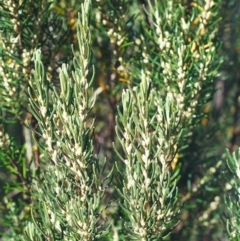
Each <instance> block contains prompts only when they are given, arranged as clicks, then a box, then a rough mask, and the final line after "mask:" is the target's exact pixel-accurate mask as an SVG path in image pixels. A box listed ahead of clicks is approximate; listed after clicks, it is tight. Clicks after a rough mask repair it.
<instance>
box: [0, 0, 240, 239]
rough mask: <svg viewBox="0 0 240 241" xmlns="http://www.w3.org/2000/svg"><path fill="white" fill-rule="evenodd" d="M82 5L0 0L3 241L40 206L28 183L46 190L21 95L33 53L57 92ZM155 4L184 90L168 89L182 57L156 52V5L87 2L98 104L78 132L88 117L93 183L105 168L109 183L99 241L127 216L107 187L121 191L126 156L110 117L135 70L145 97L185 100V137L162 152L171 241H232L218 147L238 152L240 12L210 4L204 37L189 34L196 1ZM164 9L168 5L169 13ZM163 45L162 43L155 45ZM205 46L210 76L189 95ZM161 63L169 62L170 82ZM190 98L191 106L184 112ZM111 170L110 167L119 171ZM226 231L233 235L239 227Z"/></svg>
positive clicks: (40, 146) (225, 172) (33, 125)
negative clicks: (95, 165)
mask: <svg viewBox="0 0 240 241" xmlns="http://www.w3.org/2000/svg"><path fill="white" fill-rule="evenodd" d="M83 2H84V1H80V0H75V1H74V0H72V1H65V0H59V1H58V0H54V1H46V0H38V1H30V0H25V1H13V0H11V1H5V0H3V1H2V3H0V18H1V35H0V57H1V59H0V72H1V74H0V91H1V92H0V107H1V109H0V113H1V117H0V118H1V126H0V137H1V139H0V143H1V145H0V147H1V149H0V165H1V172H0V183H1V185H0V193H1V204H0V207H1V213H0V219H1V222H0V223H1V225H0V231H1V238H2V240H20V238H19V235H22V234H23V230H24V228H25V226H26V222H27V221H30V220H31V219H32V217H31V215H32V214H31V209H32V207H35V208H36V209H37V204H36V203H37V200H35V199H34V198H31V193H32V189H34V188H33V187H34V185H35V183H36V182H38V183H44V179H45V177H44V174H43V173H44V172H43V169H44V167H43V166H42V165H44V163H45V162H46V161H47V158H46V156H45V157H44V153H45V152H44V148H45V144H46V143H45V141H44V139H43V138H42V136H41V134H40V123H39V120H38V119H37V118H36V116H34V115H33V113H32V112H31V109H30V108H29V98H30V96H32V99H33V100H35V99H37V96H35V97H34V95H35V93H36V92H34V89H32V88H31V86H30V79H31V76H32V75H33V70H34V62H33V61H32V60H33V59H32V56H33V53H34V50H35V49H40V50H41V52H42V60H41V61H42V64H43V67H44V69H45V78H46V80H48V85H49V86H48V88H49V89H50V90H53V89H54V87H56V89H57V90H59V89H60V79H59V71H60V70H59V69H60V67H61V66H62V64H63V63H69V71H71V70H74V66H73V65H72V64H71V63H72V62H71V61H72V59H73V56H74V53H73V51H72V48H73V49H75V50H77V49H78V38H77V18H78V12H81V3H83ZM156 2H158V9H159V13H161V16H163V17H162V25H161V26H162V32H168V33H169V42H170V49H172V51H173V52H174V53H177V52H178V51H179V49H178V47H179V45H181V44H183V45H186V46H188V48H187V50H186V51H185V52H184V54H185V56H184V63H186V67H187V69H188V71H187V73H188V75H187V77H186V79H187V82H186V85H185V88H184V89H183V90H181V89H180V87H179V86H178V84H179V83H176V81H175V80H176V78H177V77H178V76H179V75H180V74H179V72H177V68H178V63H179V61H180V57H179V56H177V55H176V54H174V55H171V54H170V50H169V51H165V52H164V51H163V49H161V48H159V45H158V41H159V39H158V37H159V36H158V34H159V33H158V32H157V31H156V28H155V25H154V21H155V20H156V19H155V18H156V16H155V17H154V11H153V9H152V7H151V6H154V4H155V1H145V0H132V1H131V0H121V1H111V0H108V1H101V0H100V1H93V2H92V6H91V14H90V16H89V21H90V26H89V30H90V33H91V46H90V58H91V59H90V65H94V69H95V70H94V71H95V73H94V79H93V83H92V88H93V93H95V94H96V96H97V99H96V103H95V105H94V106H93V108H92V109H91V112H90V114H89V117H88V120H87V123H88V126H90V120H91V119H92V118H95V124H94V126H95V127H94V131H93V132H92V133H91V136H93V139H94V153H95V154H97V156H98V159H99V160H100V162H99V164H100V167H99V168H100V169H101V168H104V170H103V171H102V172H100V175H102V176H101V177H100V180H101V179H104V178H105V177H106V176H107V175H108V174H109V172H111V171H113V174H112V176H113V177H114V178H112V180H111V184H109V186H107V187H106V189H105V196H104V197H103V199H102V203H101V205H102V206H101V209H102V212H101V215H102V216H103V217H104V218H105V219H106V220H107V224H108V222H109V221H110V220H111V221H112V226H111V228H110V233H109V234H108V236H106V237H105V239H103V240H126V239H125V236H124V232H123V231H122V230H123V223H124V221H123V220H124V216H125V215H126V214H125V213H124V212H123V211H122V209H121V208H119V202H120V203H121V202H123V200H124V198H122V199H121V196H120V195H119V194H118V193H117V192H116V190H115V188H114V187H115V186H117V187H121V185H123V183H122V182H121V179H122V176H121V175H120V172H122V171H123V170H124V165H123V164H119V162H118V161H119V155H120V156H124V155H125V151H124V148H123V147H122V145H121V141H120V140H119V139H118V138H117V135H116V129H115V128H116V127H115V126H116V116H119V115H120V114H119V113H121V112H122V110H123V109H124V106H123V104H122V93H123V90H125V89H127V88H129V86H130V87H134V86H139V84H140V80H141V74H142V71H143V70H144V73H145V74H146V76H147V78H150V79H151V80H152V82H151V88H153V89H155V90H156V91H157V92H158V94H159V96H160V97H162V98H163V99H164V98H166V96H167V93H169V92H170V91H171V92H172V93H173V94H174V97H175V98H176V99H178V100H180V99H181V98H180V97H181V96H183V100H181V101H179V102H181V103H180V104H182V108H181V109H179V111H178V112H177V114H176V116H178V115H179V116H180V117H181V118H180V119H181V124H180V127H184V132H183V135H182V136H181V138H180V139H178V140H177V147H175V145H171V147H170V153H171V154H172V156H171V155H169V156H170V159H171V167H170V169H172V173H173V176H174V175H175V176H177V178H176V180H177V187H178V204H177V206H178V207H181V208H180V209H181V211H180V214H178V219H179V220H180V222H179V223H178V225H177V226H176V227H175V228H174V229H173V230H172V232H171V235H170V236H169V237H168V240H190V241H195V240H218V239H219V240H226V237H230V236H231V235H229V234H228V233H227V231H225V230H226V228H225V226H226V224H225V222H226V220H227V219H229V214H228V211H227V207H228V206H229V203H228V202H225V198H224V197H225V195H227V196H228V195H229V196H231V197H233V202H234V200H236V197H237V194H236V193H235V192H234V191H233V190H235V189H234V188H232V186H231V185H233V184H232V174H231V172H230V170H229V169H228V166H227V163H226V161H225V160H226V159H227V157H226V154H225V149H226V148H228V149H229V150H230V152H232V151H236V150H237V149H238V146H239V111H240V110H239V94H240V93H239V90H240V87H239V83H240V82H239V81H238V80H239V76H240V75H239V57H238V56H239V50H240V48H239V35H240V34H239V21H238V18H239V17H238V13H239V8H240V3H239V2H238V1H237V0H232V1H226V0H221V1H220V0H219V1H218V2H217V5H216V6H215V8H214V9H211V11H212V13H213V18H212V20H211V21H210V22H209V23H208V24H207V25H206V28H205V29H204V33H203V32H201V31H200V30H198V29H200V27H199V26H200V23H201V21H200V20H199V14H200V12H201V11H202V9H203V8H204V6H205V5H206V2H205V1H201V0H198V1H189V0H182V1H178V0H174V1H164V0H163V1H156ZM169 2H171V3H173V5H172V6H171V7H172V9H170V6H169V5H170V4H169ZM179 4H180V5H181V6H182V7H179ZM167 9H168V11H167ZM171 14H172V15H174V18H173V19H175V20H176V19H177V20H176V21H174V22H173V23H172V24H171V23H170V22H168V20H169V19H170V18H171V16H170V15H171ZM181 17H182V18H183V19H184V20H181ZM181 21H186V22H189V23H190V27H189V29H188V31H186V32H185V33H184V31H183V30H182V29H181V24H182V22H181ZM159 31H160V30H159ZM181 33H183V35H181ZM161 41H162V42H164V41H163V39H162V40H161ZM209 41H210V42H211V45H214V46H215V51H213V52H211V53H208V55H209V56H210V58H212V59H213V61H212V62H211V65H210V66H209V69H204V73H203V75H204V77H206V81H204V82H203V84H202V86H201V91H200V92H195V90H196V89H197V88H198V87H196V88H195V87H194V83H198V80H199V75H200V74H199V73H200V71H199V69H200V66H201V65H200V63H204V61H206V59H201V57H200V58H197V57H196V56H197V54H198V53H200V56H201V51H202V50H203V51H204V50H206V49H208V48H209V49H210V47H211V45H208V43H209ZM162 63H167V64H169V65H170V69H171V73H170V74H168V73H167V71H166V69H167V68H166V65H164V64H162ZM219 65H220V68H218V66H219ZM164 71H165V72H164ZM92 74H93V69H92V68H89V76H91V75H92ZM203 75H202V76H203ZM202 76H201V78H203V77H202ZM90 93H91V91H90ZM179 98H180V99H179ZM194 101H195V102H196V103H197V104H193V103H195V102H194ZM192 104H193V106H192V109H191V110H190V111H189V109H188V108H189V106H191V105H192ZM173 112H174V111H173ZM188 112H189V114H187V113H188ZM150 116H151V110H150ZM120 122H121V121H120ZM122 125H123V124H121V123H120V126H121V127H122ZM29 127H30V129H31V132H30V131H29ZM180 127H179V128H180ZM180 129H181V128H180ZM31 133H32V134H33V137H32V134H31ZM113 143H115V144H114V145H115V149H116V150H117V152H118V154H117V152H115V151H114V148H113ZM105 158H106V161H105ZM229 159H231V158H229ZM236 159H237V158H236ZM115 162H118V165H117V166H118V169H117V168H115V165H114V163H115ZM120 163H121V162H120ZM118 170H119V171H118ZM119 180H120V181H119ZM227 203H228V204H227ZM230 203H231V200H230ZM181 205H183V206H181ZM106 206H107V208H105V207H106ZM232 210H234V209H232ZM37 213H39V212H38V211H36V213H35V215H37ZM232 213H233V214H234V211H233V212H232ZM35 218H37V217H35ZM220 220H223V221H220ZM234 229H237V228H236V226H234ZM114 235H115V236H114ZM113 237H118V239H117V238H116V239H113ZM36 240H37V239H36ZM39 240H44V239H39ZM236 240H237V239H236Z"/></svg>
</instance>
